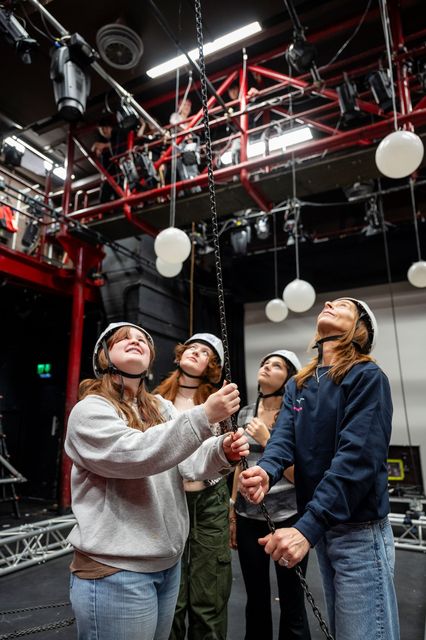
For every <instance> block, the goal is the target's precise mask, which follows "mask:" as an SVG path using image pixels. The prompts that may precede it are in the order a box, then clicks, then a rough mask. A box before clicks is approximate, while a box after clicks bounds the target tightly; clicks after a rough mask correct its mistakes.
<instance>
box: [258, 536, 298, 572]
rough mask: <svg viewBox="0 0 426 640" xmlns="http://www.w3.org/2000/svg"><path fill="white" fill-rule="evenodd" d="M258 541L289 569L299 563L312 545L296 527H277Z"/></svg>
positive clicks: (273, 557)
mask: <svg viewBox="0 0 426 640" xmlns="http://www.w3.org/2000/svg"><path fill="white" fill-rule="evenodd" d="M258 542H259V544H261V545H262V546H264V547H265V552H266V553H268V554H269V555H270V556H272V559H273V560H275V562H278V564H279V565H281V566H282V567H286V568H287V569H291V568H292V567H294V566H295V565H296V564H299V562H300V561H301V560H303V558H304V557H305V556H306V554H307V553H308V551H309V549H310V547H311V545H310V544H309V541H308V540H307V539H306V538H305V536H304V535H303V534H302V533H300V531H299V530H298V529H295V528H294V527H289V528H285V529H277V530H276V531H275V533H270V534H269V535H267V536H265V537H264V538H259V540H258Z"/></svg>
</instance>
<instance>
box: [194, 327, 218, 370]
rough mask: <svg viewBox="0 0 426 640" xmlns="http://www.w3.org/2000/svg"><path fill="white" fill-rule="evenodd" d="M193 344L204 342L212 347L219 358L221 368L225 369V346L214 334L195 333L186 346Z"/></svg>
mask: <svg viewBox="0 0 426 640" xmlns="http://www.w3.org/2000/svg"><path fill="white" fill-rule="evenodd" d="M191 342H202V343H204V344H206V345H207V346H209V347H211V348H212V349H213V351H214V352H215V354H216V355H217V357H218V358H219V364H220V366H221V367H223V363H224V359H225V358H224V354H223V344H222V340H221V339H220V338H218V337H217V336H214V335H213V334H212V333H194V335H193V336H191V337H190V338H188V340H186V341H185V344H191Z"/></svg>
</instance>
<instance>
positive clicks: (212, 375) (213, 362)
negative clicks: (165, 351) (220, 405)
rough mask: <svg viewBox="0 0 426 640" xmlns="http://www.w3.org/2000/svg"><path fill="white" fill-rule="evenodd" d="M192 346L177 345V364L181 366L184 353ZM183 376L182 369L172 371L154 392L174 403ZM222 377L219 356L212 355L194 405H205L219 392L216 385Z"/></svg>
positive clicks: (196, 392)
mask: <svg viewBox="0 0 426 640" xmlns="http://www.w3.org/2000/svg"><path fill="white" fill-rule="evenodd" d="M190 346H191V345H189V344H178V345H176V347H175V362H176V363H177V364H179V362H180V359H181V358H182V355H183V353H184V351H186V350H187V349H188V348H189V347H190ZM181 375H182V371H181V370H180V369H176V370H175V371H172V372H171V373H169V375H168V376H167V378H166V379H165V380H163V381H162V382H160V384H159V385H158V387H157V388H156V389H155V390H154V393H158V394H160V396H162V397H163V398H166V400H170V401H171V402H174V401H175V399H176V396H177V393H178V391H179V379H180V377H181ZM221 375H222V368H221V366H220V364H219V362H218V359H217V356H216V355H215V354H214V353H212V354H211V355H210V356H209V361H208V363H207V367H206V370H205V371H204V374H203V377H202V378H201V381H200V384H199V385H198V387H197V389H196V391H195V394H194V404H203V402H205V401H206V400H207V398H208V397H209V396H210V395H211V394H212V393H214V392H215V391H217V387H215V384H216V383H218V382H219V380H220V377H221ZM194 386H195V384H194Z"/></svg>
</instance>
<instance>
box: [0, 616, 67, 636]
mask: <svg viewBox="0 0 426 640" xmlns="http://www.w3.org/2000/svg"><path fill="white" fill-rule="evenodd" d="M74 622H75V618H65V620H58V622H51V623H50V624H41V625H40V626H38V627H27V628H26V629H21V630H20V631H11V632H10V633H4V634H2V635H1V636H0V640H12V638H22V637H23V636H30V635H32V634H34V633H40V632H41V631H53V630H54V629H62V628H63V627H69V626H71V625H72V624H74Z"/></svg>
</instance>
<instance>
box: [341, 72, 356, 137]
mask: <svg viewBox="0 0 426 640" xmlns="http://www.w3.org/2000/svg"><path fill="white" fill-rule="evenodd" d="M343 80H344V81H343V84H341V85H339V86H338V87H336V91H337V95H338V97H339V107H340V113H341V115H342V118H343V122H344V124H345V125H347V124H348V123H349V122H351V121H352V120H355V119H356V118H357V117H358V116H359V115H360V114H361V109H360V108H359V106H358V103H357V96H358V92H357V88H356V84H355V83H354V82H351V81H350V80H349V78H348V76H347V74H346V73H344V74H343Z"/></svg>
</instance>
